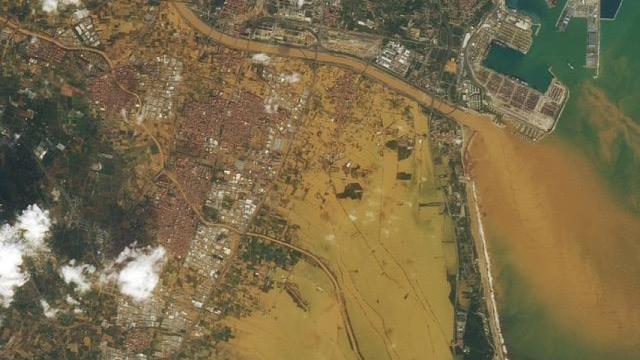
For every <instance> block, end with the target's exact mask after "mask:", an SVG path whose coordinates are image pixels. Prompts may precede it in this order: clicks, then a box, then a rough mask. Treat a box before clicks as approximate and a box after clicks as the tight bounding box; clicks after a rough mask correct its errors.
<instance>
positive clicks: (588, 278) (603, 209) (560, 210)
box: [467, 123, 640, 349]
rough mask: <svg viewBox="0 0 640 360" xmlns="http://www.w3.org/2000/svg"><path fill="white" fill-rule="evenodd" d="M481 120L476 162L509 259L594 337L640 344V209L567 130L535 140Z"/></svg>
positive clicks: (491, 229)
mask: <svg viewBox="0 0 640 360" xmlns="http://www.w3.org/2000/svg"><path fill="white" fill-rule="evenodd" d="M476 125H477V123H476ZM474 128H475V129H476V130H478V132H477V133H476V136H475V138H474V139H473V141H472V142H471V144H470V146H469V148H468V153H467V156H468V163H469V169H470V171H471V176H472V177H473V178H474V180H475V181H476V183H477V185H478V193H479V202H480V209H481V212H482V216H483V221H484V224H485V227H486V229H487V230H488V237H489V239H488V241H489V242H490V245H491V246H492V247H494V249H496V248H500V249H504V250H505V253H506V254H507V258H506V259H501V260H502V261H506V262H508V263H509V264H511V265H513V266H515V268H516V270H517V271H518V272H519V273H520V274H521V275H522V278H523V279H524V281H526V282H527V284H526V285H527V286H528V287H530V288H531V290H532V291H531V292H532V293H533V294H535V295H534V296H536V297H537V299H536V301H538V302H539V303H540V304H542V305H543V306H544V307H545V308H546V309H547V311H548V312H549V313H550V314H551V315H552V318H553V319H554V321H555V322H557V325H558V326H561V327H564V328H565V329H567V330H568V331H571V332H572V333H574V334H576V335H578V336H579V337H582V338H583V339H584V340H585V341H588V342H592V343H594V344H598V345H602V346H606V347H617V348H622V349H637V348H640V308H638V306H637V305H638V304H639V303H640V282H639V281H638V278H637V274H638V273H640V219H638V218H637V217H635V216H634V215H632V214H630V213H628V212H627V211H626V210H625V209H623V208H622V207H621V206H620V205H618V203H616V200H615V199H614V197H613V195H612V194H611V193H610V192H609V190H608V189H607V188H606V186H605V184H604V183H602V182H601V181H600V178H599V177H598V175H597V174H596V172H595V170H594V169H593V167H592V166H591V165H590V163H589V162H587V161H586V159H585V158H584V157H583V156H581V155H580V154H577V153H575V152H574V151H573V150H572V149H570V148H568V147H566V146H565V145H564V144H562V143H560V142H558V141H557V140H554V139H550V140H548V141H546V142H544V143H541V144H528V143H524V142H523V141H520V140H518V139H515V138H513V137H512V136H509V135H507V134H506V132H504V131H501V130H499V129H497V128H495V127H492V126H475V127H474Z"/></svg>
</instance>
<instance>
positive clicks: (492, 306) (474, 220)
mask: <svg viewBox="0 0 640 360" xmlns="http://www.w3.org/2000/svg"><path fill="white" fill-rule="evenodd" d="M476 135H477V132H476V131H473V132H472V133H471V135H470V136H469V138H468V140H466V137H465V146H464V147H463V149H464V150H463V166H464V171H465V177H466V180H467V186H466V191H467V206H468V208H469V212H470V215H471V216H470V220H471V232H472V234H473V239H474V241H473V242H474V245H475V246H476V252H477V254H478V265H479V267H480V274H481V279H482V288H483V291H484V300H485V303H486V306H487V312H488V313H489V326H490V328H491V340H492V342H493V346H494V349H495V357H494V359H499V360H508V359H509V357H508V356H509V352H508V349H507V346H506V343H505V340H504V335H503V333H502V326H501V324H500V313H499V310H498V304H497V300H496V291H495V287H494V276H493V272H492V266H491V257H490V254H489V248H488V245H487V241H486V238H485V232H484V225H483V223H482V214H481V212H480V206H479V200H478V192H477V190H476V182H475V180H474V179H473V178H472V177H471V174H470V173H469V171H468V165H469V163H468V156H467V155H468V151H469V148H470V146H471V144H472V143H473V141H474V140H475V137H476Z"/></svg>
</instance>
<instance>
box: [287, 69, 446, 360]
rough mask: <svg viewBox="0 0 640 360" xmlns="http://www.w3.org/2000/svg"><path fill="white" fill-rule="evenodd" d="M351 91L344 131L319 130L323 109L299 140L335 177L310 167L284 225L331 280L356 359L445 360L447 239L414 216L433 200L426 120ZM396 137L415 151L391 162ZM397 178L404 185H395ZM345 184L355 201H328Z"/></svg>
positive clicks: (428, 215)
mask: <svg viewBox="0 0 640 360" xmlns="http://www.w3.org/2000/svg"><path fill="white" fill-rule="evenodd" d="M335 73H336V70H331V71H329V72H327V71H325V73H324V76H323V74H321V75H320V79H322V80H321V83H322V81H325V82H331V80H329V79H335V78H339V72H338V76H336V75H335ZM327 75H328V76H327ZM358 84H360V85H358ZM327 85H329V84H327ZM353 86H355V87H359V89H358V92H357V94H358V95H357V98H356V99H354V100H353V101H354V103H353V106H352V107H351V109H352V112H351V115H350V116H351V118H350V120H349V122H347V123H337V124H336V122H334V123H333V125H327V124H331V122H332V118H334V115H335V114H333V113H332V110H335V109H332V105H331V104H327V106H326V107H321V108H320V109H318V111H317V113H315V117H314V119H313V120H312V121H311V122H310V123H309V124H307V126H308V127H309V129H308V131H309V132H316V131H317V132H318V133H319V134H321V135H320V136H316V137H312V138H310V139H309V140H310V142H311V143H310V144H307V145H306V146H308V147H311V148H312V149H313V150H312V153H313V154H314V155H313V159H312V160H313V161H319V160H322V159H323V158H325V157H328V156H330V155H333V156H334V157H335V158H339V160H337V161H335V162H334V165H333V166H334V167H335V170H331V169H329V170H327V169H326V168H325V169H323V168H319V167H318V168H310V169H309V170H308V171H306V172H305V173H304V174H303V182H304V184H305V188H306V189H308V191H307V194H308V195H307V196H306V198H304V199H303V198H300V192H298V193H296V194H294V200H293V202H292V203H291V204H290V212H289V217H290V219H291V220H292V221H293V222H294V223H295V224H297V225H299V226H300V227H301V229H300V232H301V239H302V242H303V246H304V247H305V248H308V249H310V250H312V251H314V252H315V253H316V254H318V255H320V256H322V257H324V258H325V259H328V262H329V263H330V264H331V265H332V266H333V268H334V270H335V271H336V272H337V273H338V276H339V278H340V280H341V281H342V283H343V288H344V291H345V296H346V298H347V306H348V308H349V311H350V314H351V320H352V323H353V326H354V330H355V333H356V337H357V338H358V341H359V343H360V347H361V350H362V352H363V354H364V356H365V358H372V359H385V358H390V359H421V358H433V359H447V358H450V357H451V354H450V352H449V349H448V346H449V343H450V341H451V336H452V320H451V319H452V316H453V315H452V307H451V304H450V303H449V300H448V298H447V296H448V294H449V286H448V284H447V282H446V261H445V258H444V250H443V244H442V241H443V240H445V239H444V238H443V237H444V236H451V232H450V231H447V229H446V228H445V226H448V225H449V223H448V222H445V219H444V216H443V215H441V214H440V210H441V209H440V208H437V207H429V208H419V206H418V203H420V202H430V201H439V200H440V194H439V193H438V192H437V191H436V189H435V186H434V182H433V169H432V164H431V159H430V154H429V152H428V147H427V142H426V138H425V137H424V134H426V119H425V118H424V117H422V114H421V112H420V111H419V109H418V107H417V106H416V105H415V104H412V103H409V102H406V100H404V99H402V98H399V97H397V96H396V95H394V94H391V93H389V92H387V91H385V90H383V89H382V88H381V87H380V86H377V85H371V84H370V83H368V82H366V81H364V82H361V83H360V82H359V81H356V82H355V84H354V85H353ZM325 100H326V99H325ZM325 103H326V101H324V102H323V104H325ZM333 107H334V108H335V107H337V106H336V104H333ZM405 108H406V110H405ZM414 124H415V127H414ZM396 130H397V133H396ZM391 133H394V134H395V135H394V136H391V135H390V134H391ZM403 135H406V136H408V137H409V138H410V139H411V140H412V141H415V149H414V151H413V153H412V155H411V156H410V157H409V158H407V159H405V160H401V161H399V160H398V155H397V152H396V151H390V150H389V149H386V148H385V147H384V144H385V143H386V142H387V141H389V140H392V139H395V138H399V137H402V136H403ZM347 164H349V165H348V167H350V168H356V167H360V169H361V170H362V171H363V172H365V173H366V175H364V176H362V177H356V178H354V177H352V176H351V175H348V174H346V173H347V172H343V171H342V170H340V169H344V166H347ZM399 172H406V173H411V174H412V179H411V180H409V181H406V180H398V179H396V176H397V173H399ZM355 181H357V182H358V183H360V184H361V185H362V187H363V189H364V191H363V197H362V199H361V200H352V199H337V197H336V195H335V194H336V193H339V192H342V190H343V188H344V187H345V186H346V185H347V184H348V183H351V182H355ZM312 195H313V196H312Z"/></svg>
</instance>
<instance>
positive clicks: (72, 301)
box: [65, 294, 80, 306]
mask: <svg viewBox="0 0 640 360" xmlns="http://www.w3.org/2000/svg"><path fill="white" fill-rule="evenodd" d="M65 301H66V302H67V304H69V305H73V306H75V305H80V302H79V301H78V300H76V299H74V298H73V297H71V295H69V294H67V297H66V298H65Z"/></svg>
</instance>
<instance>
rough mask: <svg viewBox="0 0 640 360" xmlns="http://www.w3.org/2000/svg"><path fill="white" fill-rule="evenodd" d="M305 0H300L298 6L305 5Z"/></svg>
mask: <svg viewBox="0 0 640 360" xmlns="http://www.w3.org/2000/svg"><path fill="white" fill-rule="evenodd" d="M304 3H305V0H298V7H299V8H301V7H302V6H304Z"/></svg>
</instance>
